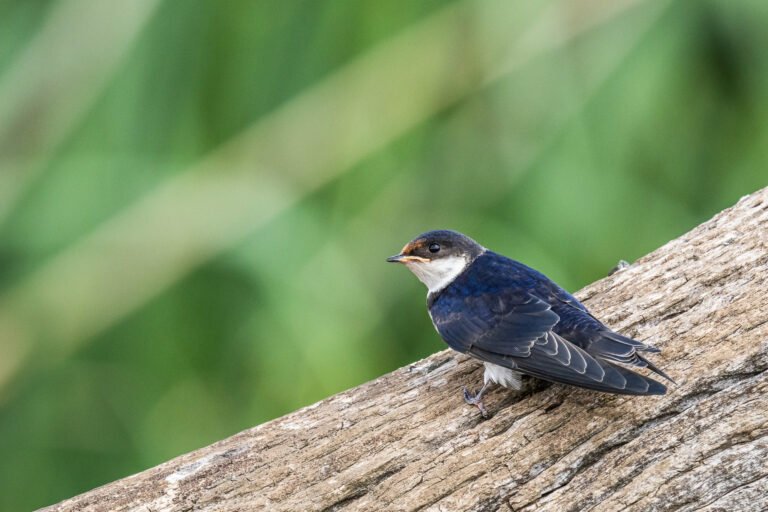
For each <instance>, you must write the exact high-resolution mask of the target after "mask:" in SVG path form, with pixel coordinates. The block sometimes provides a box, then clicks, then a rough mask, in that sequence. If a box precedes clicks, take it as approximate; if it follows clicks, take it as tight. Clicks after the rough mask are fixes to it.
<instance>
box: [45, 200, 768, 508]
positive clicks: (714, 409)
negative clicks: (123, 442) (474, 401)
mask: <svg viewBox="0 0 768 512" xmlns="http://www.w3.org/2000/svg"><path fill="white" fill-rule="evenodd" d="M577 295H578V297H579V299H581V300H583V301H584V302H585V303H586V304H587V306H588V307H589V308H590V309H591V310H592V311H593V312H594V313H595V314H596V315H597V316H598V317H600V318H601V319H603V320H604V321H605V322H606V324H608V325H609V326H611V327H613V328H615V329H617V330H619V331H621V332H623V333H625V334H627V335H630V336H632V337H635V338H638V339H641V340H645V341H648V342H649V343H651V344H653V345H656V346H658V347H660V348H662V349H663V353H662V354H660V355H657V356H654V361H655V362H658V363H659V364H660V365H661V366H662V367H663V368H664V369H665V370H666V371H667V372H668V373H669V374H670V375H671V376H672V377H673V378H675V379H676V380H677V382H678V385H676V386H674V385H673V386H671V388H670V391H669V392H668V394H667V395H665V396H662V397H626V396H614V395H605V394H600V393H595V392H589V391H584V390H579V389H572V388H566V387H563V386H559V385H549V386H547V385H542V384H541V383H536V382H535V381H531V384H530V385H529V389H528V391H527V392H525V393H523V394H515V393H512V392H508V391H504V390H502V389H498V388H497V389H495V390H493V391H492V392H490V393H489V394H488V398H487V400H486V405H487V406H488V409H489V411H491V412H492V413H493V417H492V418H491V419H489V420H487V421H483V420H482V419H481V418H480V415H479V414H478V412H477V410H476V408H474V407H470V406H467V405H465V404H464V403H463V400H462V398H461V393H460V390H461V388H462V386H463V385H470V386H472V385H475V384H477V383H479V382H480V380H481V378H482V377H481V374H482V371H481V369H480V365H479V363H477V362H475V361H471V360H468V359H467V358H466V357H464V356H462V355H459V354H457V353H454V352H450V351H443V352H439V353H437V354H435V355H433V356H431V357H428V358H426V359H424V360H422V361H418V362H416V363H414V364H412V365H410V366H408V367H407V368H401V369H399V370H397V371H394V372H392V373H390V374H388V375H385V376H383V377H381V378H379V379H376V380H374V381H372V382H369V383H367V384H364V385H362V386H360V387H357V388H355V389H351V390H349V391H346V392H344V393H340V394H338V395H336V396H333V397H331V398H329V399H327V400H323V401H322V402H319V403H317V404H315V405H312V406H310V407H307V408H304V409H301V410H299V411H297V412H295V413H292V414H289V415H287V416H284V417H282V418H279V419H277V420H274V421H271V422H269V423H265V424H263V425H260V426H257V427H254V428H252V429H250V430H247V431H245V432H242V433H240V434H237V435H235V436H233V437H230V438H228V439H225V440H223V441H220V442H218V443H216V444H213V445H211V446H208V447H206V448H202V449H200V450H197V451H195V452H192V453H189V454H187V455H183V456H181V457H178V458H176V459H174V460H171V461H169V462H166V463H164V464H162V465H160V466H157V467H155V468H152V469H149V470H147V471H144V472H143V473H139V474H137V475H134V476H131V477H128V478H125V479H123V480H119V481H117V482H114V483H111V484H109V485H106V486H104V487H101V488H98V489H95V490H93V491H91V492H88V493H86V494H83V495H81V496H77V497H75V498H72V499H70V500H67V501H64V502H62V503H59V504H57V505H54V506H52V507H50V508H49V509H47V510H51V511H64V510H142V511H144V510H146V511H153V512H155V511H158V510H217V511H221V510H246V509H248V510H250V509H265V510H291V511H294V510H302V511H303V510H417V509H419V510H420V509H434V510H506V511H513V510H514V511H533V510H536V511H550V510H551V511H571V510H572V511H581V510H587V509H589V510H600V511H603V510H605V511H607V510H642V511H647V510H679V511H683V510H710V511H714V510H741V511H743V510H764V509H765V508H766V496H768V373H766V369H768V189H763V190H761V191H759V192H757V193H755V194H753V195H751V196H748V197H745V198H743V199H742V200H741V201H739V202H738V204H736V205H735V206H734V207H732V208H730V209H728V210H725V211H724V212H722V213H720V214H719V215H717V216H716V217H715V218H713V219H712V220H710V221H708V222H706V223H705V224H702V225H701V226H699V227H697V228H696V229H694V230H693V231H691V232H690V233H688V234H686V235H684V236H682V237H681V238H679V239H677V240H674V241H672V242H670V243H668V244H667V245H665V246H664V247H662V248H660V249H658V250H657V251H655V252H653V253H652V254H650V255H648V256H646V257H644V258H642V259H641V260H640V261H638V262H637V263H635V264H633V265H632V266H630V267H629V268H627V269H626V270H623V271H621V272H618V273H616V274H614V275H612V276H610V277H607V278H605V279H603V280H601V281H599V282H597V283H594V284H592V285H590V286H588V287H587V288H585V289H584V290H582V291H581V292H580V293H578V294H577Z"/></svg>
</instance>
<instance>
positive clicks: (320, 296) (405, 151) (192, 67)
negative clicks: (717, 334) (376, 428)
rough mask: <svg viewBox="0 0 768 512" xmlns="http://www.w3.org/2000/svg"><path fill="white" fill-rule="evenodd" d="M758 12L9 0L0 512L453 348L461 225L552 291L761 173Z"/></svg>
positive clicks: (3, 107) (762, 37) (739, 191)
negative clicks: (405, 254) (438, 243)
mask: <svg viewBox="0 0 768 512" xmlns="http://www.w3.org/2000/svg"><path fill="white" fill-rule="evenodd" d="M767 25H768V3H766V2H765V1H764V0H751V1H750V0H745V1H738V2H733V1H731V0H711V1H707V0H702V1H683V0H680V1H674V0H661V1H659V0H646V1H643V0H632V1H630V0H620V1H614V2H595V1H587V0H578V1H576V0H559V1H552V0H548V1H543V0H529V1H508V0H463V1H445V0H428V1H421V2H413V1H410V0H396V1H386V2H382V1H374V0H368V1H361V0H348V1H326V2H310V1H287V2H286V1H259V2H257V1H246V0H208V1H202V0H165V1H160V0H129V1H124V0H123V1H117V0H112V1H108V0H58V1H54V0H0V453H2V459H0V509H2V510H8V511H11V510H28V509H31V508H34V507H38V506H43V505H46V504H50V503H53V502H55V501H58V500H61V499H64V498H66V497H69V496H72V495H74V494H77V493H80V492H83V491H86V490H88V489H90V488H93V487H95V486H98V485H100V484H104V483H106V482H109V481H111V480H114V479H117V478H120V477H123V476H126V475H129V474H131V473H134V472H137V471H140V470H142V469H145V468H147V467H150V466H152V465H155V464H158V463H160V462H162V461H164V460H166V459H169V458H171V457H173V456H175V455H178V454H181V453H183V452H186V451H189V450H192V449H194V448H197V447H200V446H203V445H206V444H209V443H211V442H213V441H216V440H218V439H221V438H223V437H225V436H228V435H230V434H233V433H235V432H238V431H240V430H243V429H246V428H248V427H251V426H253V425H256V424H258V423H261V422H264V421H267V420H269V419H271V418H275V417H277V416H280V415H282V414H285V413H287V412H290V411H293V410H295V409H297V408H299V407H301V406H303V405H307V404H310V403H312V402H314V401H317V400H319V399H322V398H324V397H327V396H329V395H331V394H333V393H335V392H338V391H341V390H344V389H347V388H349V387H352V386H355V385H357V384H360V383H362V382H365V381H367V380H370V379H372V378H374V377H376V376H378V375H381V374H383V373H385V372H388V371H391V370H394V369H395V368H397V367H399V366H402V365H405V364H407V363H409V362H412V361H414V360H415V359H417V358H421V357H423V356H426V355H428V354H430V353H432V352H435V351H437V350H440V349H442V348H444V345H443V344H442V343H441V342H440V340H439V339H438V337H437V335H436V334H435V333H434V331H433V329H432V326H431V324H430V322H429V319H428V317H427V314H426V311H425V307H424V294H425V290H424V289H423V286H422V285H421V284H420V283H419V282H418V281H417V280H416V279H415V278H414V277H413V276H411V275H410V274H408V273H407V271H406V270H405V269H403V268H399V267H395V266H392V265H387V264H386V263H385V262H384V258H385V257H386V256H388V255H390V254H393V253H394V252H396V251H397V250H399V248H400V247H401V246H402V245H403V244H404V243H405V242H407V241H408V240H409V239H410V238H411V237H412V236H414V235H416V234H418V233H420V232H422V231H425V230H428V229H433V228H453V229H458V230H461V231H463V232H465V233H467V234H469V235H471V236H473V237H474V238H476V239H477V240H478V241H480V242H481V243H483V244H484V245H486V246H489V247H491V248H494V249H496V250H497V251H499V252H502V253H504V254H507V255H510V256H512V257H515V258H517V259H520V260H522V261H524V262H526V263H528V264H531V265H533V266H535V267H537V268H539V269H541V270H542V271H544V272H545V273H547V274H549V275H550V276H551V277H552V278H554V279H555V280H557V281H558V282H560V283H561V284H562V285H564V286H565V287H566V288H568V289H570V290H577V289H578V288H580V287H582V286H584V285H586V284H587V283H590V282H591V281H593V280H595V279H599V278H600V277H603V276H604V275H605V274H606V273H607V271H608V270H609V269H610V268H611V267H612V266H613V265H614V264H615V263H616V262H617V260H619V259H620V258H623V259H627V260H633V259H636V258H638V257H640V256H642V255H643V254H645V253H647V252H650V251H651V250H653V249H655V248H657V247H659V246H660V245H662V244H664V243H665V242H666V241H668V240H670V239H672V238H674V237H677V236H679V235H681V234H683V233H684V232H686V231H687V230H689V229H691V228H692V227H694V226H696V225H697V224H699V223H701V222H703V221H704V220H706V219H708V218H709V217H711V216H712V215H713V214H715V213H716V212H718V211H720V210H721V209H723V208H725V207H727V206H729V205H731V204H732V203H734V202H735V201H736V200H737V199H738V198H739V197H740V196H742V195H744V194H747V193H750V192H752V191H754V190H757V189H758V188H760V187H762V186H765V184H766V182H768V172H766V170H765V165H764V163H765V161H766V157H768V58H767V57H766V56H768V31H766V29H765V27H766V26H767Z"/></svg>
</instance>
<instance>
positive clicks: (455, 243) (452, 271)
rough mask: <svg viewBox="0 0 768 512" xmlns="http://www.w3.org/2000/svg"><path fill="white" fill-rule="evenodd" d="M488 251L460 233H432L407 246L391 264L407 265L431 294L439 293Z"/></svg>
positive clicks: (445, 231) (412, 241)
mask: <svg viewBox="0 0 768 512" xmlns="http://www.w3.org/2000/svg"><path fill="white" fill-rule="evenodd" d="M484 251H485V248H484V247H483V246H482V245H480V244H478V243H477V242H475V241H474V240H472V239H471V238H469V237H468V236H465V235H462V234H461V233H457V232H456V231H449V230H438V231H428V232H426V233H423V234H421V235H419V236H417V237H416V238H414V239H413V240H411V241H410V242H408V243H407V244H405V247H403V249H402V250H401V251H400V254H396V255H394V256H390V257H389V258H387V261H389V262H391V263H403V264H405V266H406V267H408V270H410V271H411V272H413V273H414V274H415V275H416V277H418V278H419V280H420V281H421V282H422V283H424V284H425V285H427V288H429V291H430V292H436V291H439V290H441V289H443V288H445V287H446V286H447V285H448V284H450V283H451V282H452V281H453V280H454V279H455V278H456V277H457V276H458V275H459V274H461V273H462V272H463V271H464V269H465V268H467V266H468V265H469V264H470V263H472V262H473V261H474V260H475V258H477V257H478V256H480V255H481V254H482V253H483V252H484Z"/></svg>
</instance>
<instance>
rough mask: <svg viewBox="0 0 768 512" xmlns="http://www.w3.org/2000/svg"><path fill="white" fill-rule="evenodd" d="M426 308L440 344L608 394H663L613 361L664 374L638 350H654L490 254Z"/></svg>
mask: <svg viewBox="0 0 768 512" xmlns="http://www.w3.org/2000/svg"><path fill="white" fill-rule="evenodd" d="M428 307H429V312H430V316H431V317H432V321H433V323H434V324H435V327H436V328H437V330H438V332H439V333H440V335H441V336H442V338H443V339H444V340H445V341H446V343H448V345H449V346H451V348H453V349H455V350H458V351H459V352H464V353H468V354H470V355H472V356H474V357H476V358H478V359H480V360H482V361H485V362H488V363H493V364H496V365H500V366H504V367H506V368H510V369H513V370H518V371H520V372H522V373H527V374H529V375H533V376H535V377H539V378H542V379H546V380H550V381H554V382H561V383H566V384H572V385H576V386H580V387H585V388H589V389H595V390H599V391H606V392H611V393H621V394H636V395H646V394H663V393H664V392H665V391H666V387H665V386H664V385H663V384H661V383H659V382H657V381H655V380H653V379H651V378H648V377H645V376H643V375H640V374H637V373H635V372H633V371H631V370H629V369H628V368H625V367H623V366H620V365H616V364H614V363H623V364H626V365H630V366H636V367H648V368H650V369H651V370H653V371H655V372H656V373H658V374H660V375H662V376H664V377H667V376H666V375H665V374H664V373H663V372H662V371H661V370H660V369H658V368H657V367H655V366H654V365H652V364H651V363H649V362H648V361H647V360H646V359H645V358H644V357H643V356H642V355H641V352H658V350H657V349H655V348H652V347H650V346H648V345H646V344H644V343H642V342H639V341H636V340H633V339H631V338H627V337H625V336H622V335H620V334H618V333H615V332H614V331H612V330H611V329H609V328H608V327H606V326H605V325H603V324H602V323H601V322H600V321H599V320H597V319H596V318H595V317H593V316H592V315H591V314H590V313H589V311H588V310H587V309H586V308H585V307H584V305H583V304H581V303H580V302H579V301H578V300H576V298H575V297H573V296H572V295H571V294H569V293H568V292H566V291H565V290H563V289H562V288H560V287H559V286H558V285H557V284H555V283H554V282H552V281H551V280H550V279H549V278H547V277H546V276H545V275H544V274H542V273H540V272H538V271H536V270H534V269H532V268H530V267H528V266H526V265H523V264H522V263H520V262H517V261H514V260H511V259H509V258H506V257H504V256H502V255H499V254H496V253H494V252H492V251H484V252H482V253H481V254H480V255H478V256H477V257H476V258H474V260H473V261H472V262H471V264H469V265H468V266H467V267H466V269H465V270H464V271H463V272H462V273H461V274H459V275H458V276H457V277H456V278H455V279H454V280H453V281H452V282H451V283H450V284H449V285H447V286H446V287H444V288H443V289H441V290H439V291H436V292H432V293H430V294H429V296H428ZM667 378H668V377H667Z"/></svg>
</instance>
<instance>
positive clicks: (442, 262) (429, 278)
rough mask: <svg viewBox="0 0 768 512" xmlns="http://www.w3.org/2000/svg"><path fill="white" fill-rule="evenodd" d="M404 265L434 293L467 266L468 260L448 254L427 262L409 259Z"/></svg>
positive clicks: (451, 280) (449, 282)
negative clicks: (445, 256)
mask: <svg viewBox="0 0 768 512" xmlns="http://www.w3.org/2000/svg"><path fill="white" fill-rule="evenodd" d="M406 265H407V267H408V270H410V271H411V272H413V273H414V274H415V275H416V277H418V278H419V281H421V282H422V283H424V284H425V285H427V288H429V291H430V293H434V292H438V291H440V290H442V289H443V288H445V287H446V286H448V285H449V284H451V282H453V280H454V279H456V277H457V276H458V275H459V274H461V273H462V272H463V271H464V269H465V268H467V265H469V260H468V259H467V258H462V257H461V256H449V257H447V258H439V259H436V260H433V261H429V262H421V261H411V262H408V263H407V264H406Z"/></svg>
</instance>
